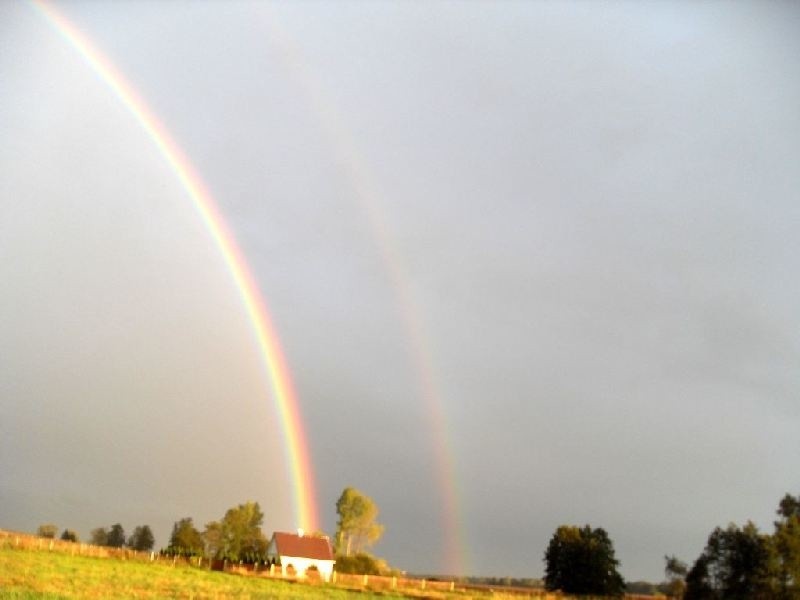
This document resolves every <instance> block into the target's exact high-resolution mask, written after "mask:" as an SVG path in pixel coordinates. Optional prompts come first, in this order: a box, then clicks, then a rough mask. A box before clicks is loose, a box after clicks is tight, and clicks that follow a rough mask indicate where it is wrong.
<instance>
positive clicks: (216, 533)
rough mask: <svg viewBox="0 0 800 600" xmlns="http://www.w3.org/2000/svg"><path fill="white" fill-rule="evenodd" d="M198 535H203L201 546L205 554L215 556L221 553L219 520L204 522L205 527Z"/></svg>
mask: <svg viewBox="0 0 800 600" xmlns="http://www.w3.org/2000/svg"><path fill="white" fill-rule="evenodd" d="M200 535H202V536H203V546H204V548H205V554H206V556H208V557H215V556H221V555H222V523H220V522H219V521H210V522H208V523H206V528H205V530H204V531H203V533H202V534H200Z"/></svg>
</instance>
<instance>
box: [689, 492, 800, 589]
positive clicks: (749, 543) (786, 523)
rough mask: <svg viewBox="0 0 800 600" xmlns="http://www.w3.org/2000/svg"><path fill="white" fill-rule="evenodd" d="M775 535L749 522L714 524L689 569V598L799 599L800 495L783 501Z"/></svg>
mask: <svg viewBox="0 0 800 600" xmlns="http://www.w3.org/2000/svg"><path fill="white" fill-rule="evenodd" d="M777 514H778V517H779V519H778V520H777V521H775V530H774V533H773V534H772V535H766V534H762V533H759V531H758V529H757V528H756V526H755V525H754V524H753V523H751V522H748V523H746V524H745V525H744V527H739V526H737V525H735V524H733V523H731V524H730V525H728V527H727V528H726V529H722V528H720V527H717V528H715V529H714V530H713V531H712V532H711V534H710V535H709V536H708V541H707V542H706V546H705V548H704V549H703V552H702V554H700V556H699V557H698V558H697V560H696V561H695V562H694V564H693V565H692V568H691V569H690V570H689V572H688V573H687V575H686V594H685V596H684V598H685V599H686V600H728V599H731V600H740V599H741V600H744V599H745V598H752V599H754V600H758V599H761V598H764V599H770V600H772V599H773V598H774V599H779V600H798V599H800V496H798V497H796V498H795V497H793V496H791V495H789V494H786V495H785V496H784V497H783V498H782V499H781V501H780V503H779V505H778V510H777Z"/></svg>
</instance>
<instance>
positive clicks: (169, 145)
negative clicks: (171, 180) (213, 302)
mask: <svg viewBox="0 0 800 600" xmlns="http://www.w3.org/2000/svg"><path fill="white" fill-rule="evenodd" d="M32 3H33V5H34V6H35V7H36V8H37V9H38V11H39V13H40V14H41V15H43V16H44V17H45V19H46V20H47V21H48V22H49V23H50V25H52V26H53V28H54V29H55V30H56V31H58V33H59V34H60V35H61V36H62V37H63V38H64V39H66V40H67V41H68V42H69V44H70V45H71V46H72V47H73V48H75V49H76V50H77V51H78V52H79V53H80V55H81V56H82V57H83V59H84V60H85V61H86V62H87V63H88V64H89V65H90V66H91V68H92V69H93V70H94V71H95V72H96V73H97V74H98V75H99V76H100V78H101V79H102V80H103V81H104V82H105V83H106V84H107V85H108V86H109V87H110V88H111V89H112V90H113V92H114V94H115V95H116V96H117V98H118V99H119V100H120V101H121V102H122V103H123V104H124V105H125V107H126V108H127V109H128V110H129V111H130V112H131V114H132V115H133V116H134V117H135V118H136V120H137V121H138V122H139V124H140V125H141V126H142V128H143V129H144V130H145V131H146V132H147V135H148V136H149V137H150V139H151V140H152V141H153V143H154V144H155V145H156V147H157V148H158V150H159V152H160V153H161V155H162V156H163V157H164V159H165V160H166V161H167V163H168V164H169V165H170V167H171V168H172V170H173V171H174V173H175V175H176V176H177V177H178V179H179V180H180V182H181V184H182V185H183V187H184V189H185V190H186V192H187V193H188V194H189V197H190V198H191V199H192V202H193V204H194V207H195V209H196V210H197V212H198V213H199V215H200V216H201V218H202V220H203V222H204V223H205V226H206V228H207V229H208V232H209V233H210V234H211V237H212V238H213V240H214V243H215V244H216V246H217V248H218V249H219V251H220V253H221V254H222V257H223V260H224V262H225V265H226V266H227V267H228V270H229V271H230V274H231V276H232V277H233V281H234V283H235V285H236V288H237V289H238V291H239V294H240V296H241V299H242V302H243V303H244V307H245V310H246V311H247V315H248V317H249V319H250V322H251V324H252V326H253V330H254V333H255V337H256V340H257V343H258V348H259V351H260V354H261V357H262V361H263V364H264V367H265V370H266V374H267V376H268V378H269V382H270V386H271V391H272V396H273V399H274V401H275V406H276V408H277V411H278V414H279V416H280V421H281V426H282V431H283V436H284V444H285V448H286V461H287V470H288V472H289V475H290V478H291V480H292V487H293V490H292V494H293V507H294V511H295V512H294V519H295V525H296V526H297V527H302V528H304V529H306V530H310V531H313V530H316V529H318V526H319V518H318V510H317V505H316V496H315V492H314V478H313V471H312V468H311V461H310V458H309V453H308V443H307V441H306V436H305V433H304V430H303V425H302V420H301V418H300V410H299V406H298V400H297V396H296V394H295V391H294V386H293V385H292V380H291V377H290V375H289V369H288V366H287V364H286V360H285V358H284V356H283V352H282V350H281V347H280V343H279V340H278V335H277V333H276V331H275V328H274V326H273V324H272V320H271V318H270V315H269V312H268V311H267V306H266V303H265V301H264V299H263V297H262V296H261V294H260V292H259V289H258V285H257V284H256V282H255V280H254V278H253V275H252V273H251V271H250V268H249V267H248V265H247V262H246V260H245V258H244V256H243V255H242V252H241V250H240V249H239V247H238V245H237V244H236V241H235V239H234V237H233V235H232V234H231V232H230V230H229V228H228V226H227V225H226V224H225V220H224V219H223V218H222V215H221V214H220V212H219V209H218V208H217V205H216V202H215V201H214V198H213V197H212V195H211V193H210V192H209V190H208V188H207V187H206V185H205V184H204V183H203V180H202V179H201V178H200V176H199V175H198V174H197V172H196V171H195V170H194V168H193V167H192V164H191V163H190V162H189V159H188V158H187V157H186V156H185V154H184V153H183V152H182V151H181V149H180V148H179V147H178V145H177V144H176V143H175V141H174V140H173V139H172V136H171V135H170V134H169V132H168V130H167V129H166V127H164V125H163V124H162V123H161V122H160V121H159V120H158V118H157V117H156V116H155V114H154V113H153V111H152V110H150V108H149V107H148V105H147V103H146V102H145V101H144V99H142V98H141V96H140V95H139V94H138V93H137V92H136V90H134V89H133V87H132V86H131V85H130V84H129V83H128V81H127V80H126V79H125V77H124V76H123V75H122V73H120V71H119V70H118V69H117V68H116V67H115V66H114V64H113V63H112V62H111V61H110V60H108V58H106V57H105V56H104V55H103V54H102V53H101V52H100V51H99V50H98V49H97V48H96V47H95V46H94V45H93V44H92V43H91V42H90V41H89V39H88V38H87V37H86V36H85V35H84V34H83V33H82V32H81V31H80V30H79V29H78V28H77V27H75V26H74V25H73V24H72V23H71V22H70V21H69V20H68V19H67V17H66V16H64V15H63V14H62V13H61V12H59V11H58V10H57V9H56V8H55V7H53V6H52V5H51V4H49V3H47V2H44V1H43V0H32Z"/></svg>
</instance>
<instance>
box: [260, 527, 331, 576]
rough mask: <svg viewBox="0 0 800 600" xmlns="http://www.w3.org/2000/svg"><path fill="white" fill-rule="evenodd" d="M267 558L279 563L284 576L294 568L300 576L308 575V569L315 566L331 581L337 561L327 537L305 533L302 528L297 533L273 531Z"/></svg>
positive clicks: (321, 574)
mask: <svg viewBox="0 0 800 600" xmlns="http://www.w3.org/2000/svg"><path fill="white" fill-rule="evenodd" d="M267 559H268V560H270V561H271V562H273V563H276V562H277V563H279V564H280V565H281V568H282V572H283V574H284V576H286V574H287V573H288V572H291V570H294V572H295V573H297V576H298V577H306V572H307V571H308V569H309V568H310V567H315V568H316V569H317V571H319V574H320V577H322V580H323V581H330V579H331V574H332V573H333V563H334V562H336V561H335V560H334V558H333V549H332V548H331V543H330V540H328V538H327V537H315V536H309V535H304V534H303V531H302V529H301V530H298V532H297V533H284V532H280V531H276V532H275V533H273V534H272V539H271V540H270V541H269V546H267Z"/></svg>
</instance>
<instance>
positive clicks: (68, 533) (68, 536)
mask: <svg viewBox="0 0 800 600" xmlns="http://www.w3.org/2000/svg"><path fill="white" fill-rule="evenodd" d="M61 539H62V540H64V541H65V542H78V541H80V540H79V538H78V534H77V533H75V530H74V529H65V530H64V532H63V533H62V534H61Z"/></svg>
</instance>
